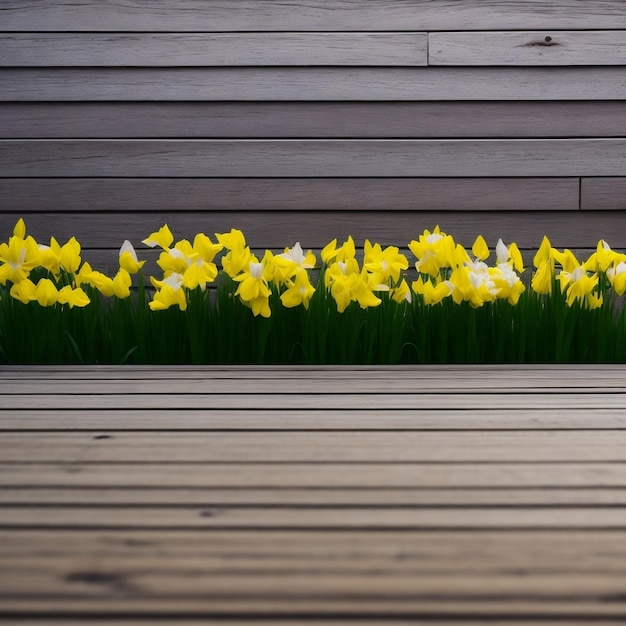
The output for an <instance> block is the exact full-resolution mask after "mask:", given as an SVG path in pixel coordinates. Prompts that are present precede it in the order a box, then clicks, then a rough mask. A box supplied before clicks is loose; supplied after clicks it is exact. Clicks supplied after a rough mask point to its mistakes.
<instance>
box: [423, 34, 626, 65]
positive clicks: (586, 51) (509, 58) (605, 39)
mask: <svg viewBox="0 0 626 626" xmlns="http://www.w3.org/2000/svg"><path fill="white" fill-rule="evenodd" d="M428 64H429V65H456V66H465V65H488V66H493V65H512V66H514V65H534V66H541V65H624V64H626V31H623V30H610V31H594V30H584V31H559V30H544V31H534V32H528V31H519V30H517V31H513V32H510V31H499V32H449V33H429V35H428Z"/></svg>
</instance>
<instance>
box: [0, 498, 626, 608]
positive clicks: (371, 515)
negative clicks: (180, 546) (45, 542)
mask: <svg viewBox="0 0 626 626" xmlns="http://www.w3.org/2000/svg"><path fill="white" fill-rule="evenodd" d="M16 527H24V528H31V529H33V530H35V529H39V528H67V527H70V528H76V529H78V530H82V529H97V528H107V529H112V528H121V529H130V528H146V529H151V528H154V529H161V530H162V529H167V528H171V527H173V528H189V529H197V528H205V529H211V528H220V529H236V528H245V529H251V528H255V529H258V530H259V531H263V530H266V529H277V528H281V529H285V530H297V529H301V528H306V529H310V528H319V529H325V528H328V529H333V530H336V529H345V530H346V531H348V530H353V529H371V528H378V529H382V530H386V531H387V530H394V529H403V530H406V529H414V530H421V529H429V530H430V529H433V528H441V529H489V528H490V529H493V530H494V531H495V530H498V531H502V530H510V529H516V530H519V529H522V528H530V529H535V528H541V529H549V528H566V529H569V530H573V529H589V530H591V529H594V530H607V529H610V530H616V529H621V530H626V510H624V508H623V507H615V508H611V507H607V508H604V507H593V508H586V507H558V508H557V507H554V508H551V507H548V508H545V507H537V508H532V507H528V508H523V507H516V508H515V509H514V510H511V508H510V507H491V506H490V507H484V508H481V507H479V506H476V507H471V508H458V509H457V508H446V507H441V508H436V507H432V508H427V507H419V508H416V509H411V508H408V507H396V508H394V507H390V506H389V507H384V508H371V507H363V508H361V509H359V508H345V507H337V508H331V507H324V508H320V509H317V510H315V512H314V514H312V512H311V510H310V509H308V508H306V507H303V508H295V507H294V508H289V509H280V508H272V507H267V508H265V507H258V508H257V507H245V508H235V507H227V506H223V507H216V508H212V507H210V506H190V507H171V508H170V507H155V506H135V507H132V506H129V507H115V508H106V507H81V506H72V507H62V506H45V507H40V508H39V507H29V506H23V507H20V506H3V507H2V508H0V528H16ZM144 561H146V560H145V559H144ZM147 567H148V568H150V564H149V561H148V562H147ZM8 569H9V570H10V571H11V574H10V575H8V574H7V573H4V572H2V571H1V570H0V581H1V582H0V584H2V587H3V589H7V585H8V581H9V576H10V578H13V579H14V580H16V579H17V580H16V582H17V584H16V582H14V583H13V587H12V588H13V589H15V588H16V587H17V586H19V587H22V586H23V585H24V582H25V581H20V580H19V575H18V571H17V568H15V567H9V568H8ZM324 574H325V578H326V579H327V580H326V581H325V582H327V584H329V585H333V587H334V588H335V589H336V586H335V584H336V583H335V582H334V581H333V580H328V579H330V578H331V577H330V576H328V573H327V572H324ZM288 576H293V573H290V574H289V575H288ZM448 576H449V575H448ZM461 577H462V578H464V579H465V580H467V578H468V577H467V576H466V575H462V576H461ZM210 578H211V583H212V585H211V586H212V589H213V592H214V593H218V594H219V593H226V592H227V589H228V588H230V587H231V586H232V585H233V583H239V584H244V581H245V575H244V574H240V575H237V576H236V578H234V579H232V580H228V581H225V580H224V579H223V578H222V575H221V574H218V575H217V576H211V577H210ZM258 578H259V577H257V579H258ZM265 578H274V577H273V576H266V577H265ZM281 578H282V580H275V581H274V584H276V587H275V591H278V590H279V589H281V588H282V593H284V590H285V584H286V578H287V577H281ZM305 578H306V580H305V581H303V584H304V585H308V587H309V588H311V587H313V586H314V585H315V580H314V579H315V576H313V575H312V574H311V573H307V574H306V576H305ZM342 578H343V577H342ZM345 578H346V579H348V580H349V578H350V577H349V576H348V575H345ZM516 578H517V577H516ZM584 578H587V577H584ZM431 580H432V579H431ZM18 581H19V582H18ZM31 581H32V579H31ZM344 582H347V581H346V580H344ZM402 582H405V583H407V582H408V583H410V581H407V580H406V576H402V575H401V576H399V577H394V576H392V575H389V574H388V575H387V576H384V577H382V578H379V579H378V580H377V581H375V582H374V585H375V586H376V587H378V588H380V586H382V585H384V586H387V588H388V592H391V590H396V592H400V589H401V588H402ZM581 582H582V581H581ZM257 583H258V580H257ZM413 584H414V583H413ZM475 584H476V583H475ZM484 584H486V583H485V582H484V581H480V582H479V583H478V586H479V587H482V586H483V585H484ZM622 584H623V582H622V581H621V580H615V582H614V587H611V586H610V585H609V584H608V581H607V582H605V584H604V585H603V591H604V592H606V593H611V592H613V593H618V592H619V590H620V589H622V588H623V587H622ZM259 586H260V587H265V585H263V584H262V583H261V584H260V585H259ZM364 587H365V585H364V584H363V582H361V584H360V589H361V591H362V592H363V593H367V592H368V591H369V589H365V588H364ZM303 590H304V588H303ZM7 595H8V594H7ZM0 606H1V605H0Z"/></svg>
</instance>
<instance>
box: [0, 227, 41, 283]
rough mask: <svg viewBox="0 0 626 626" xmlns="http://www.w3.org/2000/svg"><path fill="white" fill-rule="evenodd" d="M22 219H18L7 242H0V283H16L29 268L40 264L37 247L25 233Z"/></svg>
mask: <svg viewBox="0 0 626 626" xmlns="http://www.w3.org/2000/svg"><path fill="white" fill-rule="evenodd" d="M25 229H26V226H25V225H24V222H23V220H19V221H18V223H17V224H16V225H15V228H14V229H13V232H14V234H13V236H12V237H9V241H8V243H2V244H0V284H1V285H6V283H7V281H10V282H12V283H18V282H20V281H21V280H24V279H25V278H28V275H29V274H30V272H31V270H33V269H34V268H35V267H37V266H38V265H39V264H40V255H39V247H38V245H37V242H36V241H35V240H34V239H33V238H32V237H31V236H30V235H29V236H28V237H26V238H24V237H23V236H22V234H23V235H25V234H26V230H25Z"/></svg>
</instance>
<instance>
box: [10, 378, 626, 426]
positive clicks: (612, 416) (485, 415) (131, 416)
mask: <svg viewBox="0 0 626 626" xmlns="http://www.w3.org/2000/svg"><path fill="white" fill-rule="evenodd" d="M33 385H34V383H33ZM557 428H558V429H561V430H581V429H582V430H584V429H595V430H603V429H624V428H626V417H624V413H623V410H622V409H593V410H592V409H577V408H576V407H571V406H568V407H565V408H563V409H554V408H551V409H546V410H540V409H537V408H534V409H523V408H513V409H511V408H507V409H500V410H489V411H487V410H485V409H474V410H472V409H466V410H464V411H444V410H436V409H396V410H394V411H393V413H390V412H389V411H387V410H385V409H375V410H369V411H362V410H350V409H345V410H343V411H342V412H341V414H340V415H339V414H334V413H332V412H323V413H322V412H320V411H316V410H300V411H297V412H296V411H292V410H279V409H275V410H271V411H267V410H257V411H255V412H254V414H253V415H251V414H250V411H246V410H228V411H225V410H220V409H217V410H212V409H193V410H191V409H188V410H186V411H185V412H184V413H183V414H179V413H178V412H176V411H173V410H170V409H164V410H158V409H149V410H145V409H128V410H119V409H112V410H106V409H101V410H100V409H92V410H85V409H81V410H79V411H62V412H60V413H59V412H55V413H52V412H51V411H50V410H49V409H22V410H18V409H14V410H0V431H18V430H19V431H29V430H38V431H57V430H58V431H63V430H72V431H89V432H95V433H102V432H108V433H110V432H117V431H124V430H135V431H137V430H140V431H143V430H145V431H150V430H169V431H173V432H176V431H186V430H190V431H213V430H337V431H357V430H398V429H399V430H414V431H418V430H494V429H495V430H544V429H547V430H552V429H557Z"/></svg>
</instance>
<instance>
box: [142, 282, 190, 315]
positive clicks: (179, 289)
mask: <svg viewBox="0 0 626 626" xmlns="http://www.w3.org/2000/svg"><path fill="white" fill-rule="evenodd" d="M150 280H151V281H152V284H153V285H154V286H155V287H157V290H156V291H155V293H154V296H153V298H152V300H151V301H150V302H149V303H148V306H149V307H150V310H151V311H163V310H165V309H169V308H170V307H171V306H174V305H177V306H178V308H179V309H180V310H181V311H185V310H186V309H187V298H186V296H185V290H184V289H183V277H182V276H181V275H180V274H175V273H174V274H170V275H169V276H168V277H167V278H165V279H163V280H156V279H154V278H150Z"/></svg>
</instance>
